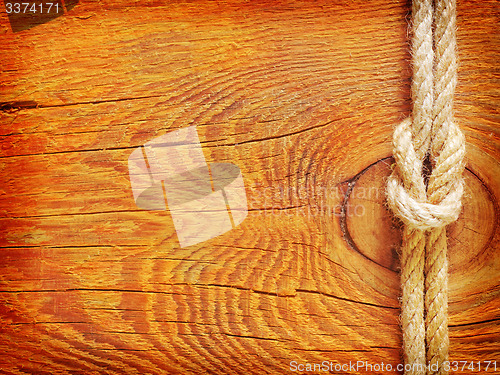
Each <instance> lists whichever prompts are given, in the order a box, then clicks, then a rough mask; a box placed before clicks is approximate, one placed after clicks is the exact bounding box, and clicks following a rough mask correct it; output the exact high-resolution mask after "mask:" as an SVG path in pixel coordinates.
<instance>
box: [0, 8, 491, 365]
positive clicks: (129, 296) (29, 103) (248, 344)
mask: <svg viewBox="0 0 500 375" xmlns="http://www.w3.org/2000/svg"><path fill="white" fill-rule="evenodd" d="M0 10H1V12H0V21H1V24H0V33H1V45H0V54H1V58H0V66H1V75H0V77H1V79H0V84H1V99H0V101H1V102H2V107H1V108H2V110H1V112H0V126H1V127H0V137H1V151H0V172H1V176H2V177H1V180H0V216H1V218H0V246H1V248H0V301H1V302H0V332H1V336H0V351H1V354H0V369H1V370H2V371H3V372H4V373H38V374H54V373H89V374H90V373H110V374H121V373H127V374H150V373H151V374H160V373H169V374H176V373H183V374H203V373H213V374H251V373H255V374H265V373H273V374H278V373H288V372H289V371H290V362H291V361H297V362H298V363H306V362H309V363H319V362H321V361H324V360H326V361H332V362H334V363H349V361H351V362H355V361H368V362H369V363H372V364H376V363H381V362H384V363H391V364H393V365H394V366H395V365H396V364H397V363H400V362H401V360H400V356H401V349H400V348H401V333H400V329H399V326H398V314H399V310H398V294H399V286H398V284H399V280H398V273H397V270H398V256H397V246H398V241H399V237H398V236H399V229H398V223H397V222H396V221H395V220H393V219H392V217H391V215H390V214H389V213H388V212H387V210H386V208H385V206H384V193H383V185H384V178H385V177H386V176H387V175H388V173H389V171H390V170H389V167H388V165H390V164H391V160H390V159H388V157H389V156H390V154H391V133H392V129H393V126H394V125H395V124H396V123H398V121H400V120H401V119H402V118H404V117H405V116H407V115H408V114H409V110H410V98H409V86H410V74H411V69H410V65H409V58H410V56H409V52H408V35H407V21H408V19H409V2H407V1H382V0H374V1H361V0H359V1H329V0H328V1H327V0H324V1H264V0H263V1H252V2H250V1H243V0H242V1H218V2H216V1H194V2H182V1H171V2H168V1H165V2H161V1H148V0H143V1H140V2H139V1H137V2H134V1H110V0H109V1H103V2H96V1H86V0H83V1H81V2H80V3H79V4H78V5H76V6H75V7H74V8H73V9H72V10H70V11H68V12H67V13H66V14H65V15H64V16H61V17H58V18H55V19H54V20H52V21H50V22H47V23H43V24H41V25H38V26H35V27H32V28H30V29H27V30H24V31H21V32H17V33H14V32H13V31H12V29H11V26H10V25H9V22H8V19H7V16H6V13H5V8H4V5H3V4H0ZM499 16H500V9H499V3H498V2H497V1H482V2H481V3H478V2H476V1H459V2H458V27H459V29H458V43H459V54H460V72H459V84H458V87H457V94H456V118H457V121H459V122H460V125H461V126H462V129H463V130H464V132H465V134H466V137H467V142H468V152H469V153H468V168H469V169H468V172H467V176H466V177H467V184H468V185H467V186H468V189H467V192H468V193H467V197H466V207H465V209H464V212H463V215H462V216H461V218H460V221H459V222H457V223H456V224H454V225H453V226H452V227H451V228H450V241H449V242H450V261H451V270H450V307H449V311H450V320H449V323H450V340H451V359H452V360H468V361H472V360H474V361H485V360H493V361H494V360H497V361H499V360H500V356H499V353H500V343H499V341H500V340H499V339H500V335H499V318H498V317H499V313H498V312H499V310H498V308H499V305H500V302H499V284H500V281H499V271H500V253H499V251H498V250H499V240H500V234H499V231H498V223H499V219H498V214H499V212H498V197H499V196H500V180H499V176H500V152H499V145H500V132H499V129H498V126H499V122H500V116H499V113H498V104H499V92H500V84H499V78H500V77H499V70H498V58H499V50H500V43H499V42H500V41H499V33H498V28H499V22H498V20H499ZM188 125H196V126H197V129H198V133H199V135H200V139H201V142H202V145H203V151H204V154H205V157H206V159H207V161H209V162H222V161H227V162H232V163H235V164H236V165H238V166H239V167H240V169H241V171H242V174H243V178H244V181H245V186H246V192H247V197H248V206H249V215H248V217H247V219H246V220H245V221H244V222H243V223H242V224H241V225H240V226H238V227H237V228H236V229H234V230H232V231H230V232H228V233H226V234H223V235H221V236H219V237H216V238H214V239H212V240H209V241H206V242H203V243H201V244H199V245H194V246H191V247H188V248H183V249H181V248H179V245H178V242H177V237H176V234H175V230H174V227H173V224H172V219H171V217H170V214H169V212H168V211H164V212H153V211H144V210H140V209H138V208H137V207H136V205H135V203H134V199H133V196H132V192H131V189H130V181H129V177H128V171H127V159H128V156H129V155H130V153H131V152H132V151H133V149H134V148H136V147H138V146H140V145H142V144H144V142H146V141H148V140H150V139H152V138H154V137H156V136H159V135H162V134H165V133H166V132H168V131H170V130H174V129H178V128H182V127H186V126H188ZM497 368H500V362H498V363H497ZM383 372H385V371H372V372H370V371H367V370H366V369H360V370H359V373H383ZM488 372H491V373H494V371H492V368H490V369H489V371H488ZM338 373H349V371H338ZM392 373H394V372H392ZM458 373H464V374H465V373H471V371H470V370H467V369H465V370H464V371H459V372H458Z"/></svg>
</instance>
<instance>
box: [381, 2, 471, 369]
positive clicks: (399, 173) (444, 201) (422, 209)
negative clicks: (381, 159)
mask: <svg viewBox="0 0 500 375" xmlns="http://www.w3.org/2000/svg"><path fill="white" fill-rule="evenodd" d="M435 4H436V8H435V9H433V1H432V0H414V1H413V3H412V18H413V20H412V21H413V22H412V26H413V30H412V31H413V37H412V64H413V80H412V87H411V93H412V100H413V109H412V116H411V118H408V119H405V120H404V121H403V122H402V123H401V124H399V125H398V126H397V128H396V129H395V131H394V137H393V144H394V158H395V160H396V167H395V169H394V172H393V173H392V175H391V176H390V177H389V180H388V183H387V196H388V204H389V206H390V208H391V209H392V210H393V212H394V213H395V214H396V215H397V216H398V217H399V218H400V219H401V220H402V221H403V223H404V224H405V227H404V230H403V244H402V249H401V286H402V288H401V289H402V297H401V327H402V331H403V355H404V362H405V364H411V365H412V366H408V368H410V367H411V370H409V371H408V370H406V371H405V374H407V375H417V374H418V375H420V374H425V373H426V372H427V374H447V371H445V367H446V366H444V363H445V361H448V346H449V341H448V323H447V317H448V313H447V307H448V296H447V289H448V260H447V255H446V252H447V244H446V229H445V226H446V225H447V224H449V223H451V222H453V221H455V220H456V219H457V218H458V215H459V213H460V210H461V198H462V194H463V190H464V185H463V179H462V173H463V170H464V155H465V140H464V136H463V134H462V132H461V131H460V129H459V128H458V126H457V125H456V124H455V122H454V120H453V108H452V107H453V94H454V91H455V86H456V81H457V61H456V35H455V30H456V2H455V0H436V1H435ZM433 18H434V27H435V30H434V36H433V30H432V27H433ZM434 55H435V56H434ZM427 157H429V160H430V162H431V166H432V172H431V174H430V176H428V177H429V178H428V183H427V186H426V181H425V178H424V177H427V176H424V163H425V161H426V158H427ZM424 291H425V297H424ZM424 301H425V302H424ZM424 306H425V312H424ZM424 319H425V321H424ZM426 344H427V345H426ZM426 349H427V350H426ZM426 362H427V365H431V366H427V367H426ZM426 368H427V370H425V369H426ZM436 369H437V370H436Z"/></svg>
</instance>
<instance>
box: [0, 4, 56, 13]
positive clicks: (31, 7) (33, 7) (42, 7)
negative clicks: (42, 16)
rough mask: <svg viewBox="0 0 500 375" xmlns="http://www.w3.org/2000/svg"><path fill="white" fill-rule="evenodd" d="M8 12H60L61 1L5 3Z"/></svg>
mask: <svg viewBox="0 0 500 375" xmlns="http://www.w3.org/2000/svg"><path fill="white" fill-rule="evenodd" d="M5 10H6V12H7V13H9V14H10V13H59V3H38V4H36V3H5Z"/></svg>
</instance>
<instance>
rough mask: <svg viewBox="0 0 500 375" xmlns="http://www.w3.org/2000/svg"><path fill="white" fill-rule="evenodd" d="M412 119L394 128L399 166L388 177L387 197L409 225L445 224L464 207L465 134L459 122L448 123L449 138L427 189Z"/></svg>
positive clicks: (434, 225)
mask: <svg viewBox="0 0 500 375" xmlns="http://www.w3.org/2000/svg"><path fill="white" fill-rule="evenodd" d="M411 121H412V120H411V118H407V119H405V120H404V121H402V122H401V123H400V124H399V125H398V126H397V127H396V129H395V131H394V138H393V143H394V158H395V159H396V168H395V169H394V171H393V173H392V174H391V176H390V177H389V179H388V181H387V201H388V204H389V207H390V208H391V210H392V211H393V212H394V213H395V214H396V216H398V217H399V218H400V219H401V220H402V221H403V222H404V223H405V224H406V225H407V226H408V227H410V228H414V229H420V230H428V229H431V228H439V227H444V226H446V225H448V224H450V223H452V222H454V221H455V220H457V218H458V216H459V214H460V211H461V209H462V204H461V201H462V195H463V192H464V182H463V179H462V178H461V174H462V171H463V168H464V166H463V162H462V160H463V155H464V153H465V146H464V139H463V135H462V132H460V130H459V129H458V128H457V126H456V125H454V124H450V125H449V129H448V132H447V133H448V134H446V135H447V138H448V139H447V140H445V141H444V142H443V143H442V147H441V153H440V155H439V157H438V158H436V160H434V162H435V167H434V168H433V171H432V174H431V176H430V178H429V188H428V189H426V187H425V182H424V177H423V176H422V166H423V160H422V159H421V158H419V157H418V156H417V153H416V151H415V146H414V144H413V138H412V137H413V136H412V132H411Z"/></svg>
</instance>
